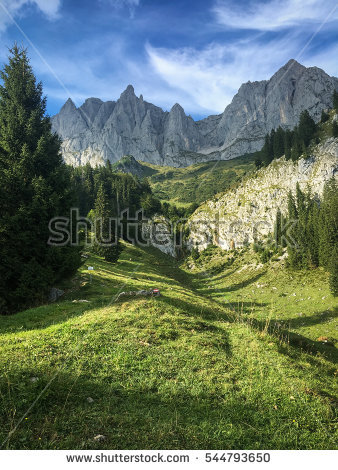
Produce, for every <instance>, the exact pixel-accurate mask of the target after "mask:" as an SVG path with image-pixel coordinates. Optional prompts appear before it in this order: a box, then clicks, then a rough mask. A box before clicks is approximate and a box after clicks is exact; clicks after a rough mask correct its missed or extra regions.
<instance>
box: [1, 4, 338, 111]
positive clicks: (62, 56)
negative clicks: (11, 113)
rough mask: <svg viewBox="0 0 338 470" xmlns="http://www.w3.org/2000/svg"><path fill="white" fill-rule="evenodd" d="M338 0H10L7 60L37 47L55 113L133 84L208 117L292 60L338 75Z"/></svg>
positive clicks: (4, 35)
mask: <svg viewBox="0 0 338 470" xmlns="http://www.w3.org/2000/svg"><path fill="white" fill-rule="evenodd" d="M336 6H337V2H336V0H326V1H325V2H323V1H322V0H264V1H247V0H237V1H235V0H203V1H202V0H182V1H175V0H0V62H1V64H3V62H4V61H5V60H6V57H7V54H8V49H7V48H8V47H9V46H11V44H13V42H14V41H17V42H18V43H21V44H23V45H25V46H27V47H28V51H29V55H30V57H31V62H32V65H33V68H34V71H35V73H36V75H37V77H38V79H39V80H42V82H43V86H44V92H45V94H46V95H47V98H48V112H49V114H51V115H52V114H55V113H56V112H58V110H59V109H60V107H61V106H62V104H63V103H64V102H65V101H66V99H67V98H68V97H69V96H70V97H71V98H72V99H73V101H74V102H75V104H76V105H77V106H79V105H81V104H82V102H83V101H84V100H85V99H86V98H88V97H91V96H95V97H99V98H101V99H102V100H116V99H117V98H118V97H119V96H120V94H121V92H122V91H123V90H124V89H125V88H126V86H127V85H128V84H129V83H130V84H132V85H133V86H134V88H135V93H136V94H137V95H139V94H141V93H142V94H143V96H144V99H145V100H147V101H150V102H152V103H154V104H156V105H158V106H161V107H162V108H163V109H166V110H170V108H171V107H172V106H173V105H174V104H175V103H176V102H178V103H180V104H181V105H182V106H183V108H184V109H185V111H186V113H187V114H191V115H192V116H193V117H194V118H196V119H198V118H201V117H204V116H207V115H209V114H217V113H220V112H222V111H223V110H224V108H225V106H226V105H227V104H228V103H229V102H230V101H231V99H232V97H233V95H234V94H235V93H236V92H237V90H238V88H239V87H240V85H241V84H242V83H243V82H246V81H248V80H251V81H255V80H262V79H267V78H270V76H271V75H272V74H273V73H274V72H275V71H276V70H277V69H278V68H280V67H281V66H282V65H284V64H285V63H286V62H287V61H288V60H289V59H290V58H295V59H297V60H298V61H299V62H301V63H303V64H304V65H306V66H314V65H315V66H318V67H321V68H323V69H324V70H325V71H326V72H327V73H328V74H330V75H335V76H338V60H337V57H338V36H337V34H338V33H337V31H338V8H336V9H335V7H336Z"/></svg>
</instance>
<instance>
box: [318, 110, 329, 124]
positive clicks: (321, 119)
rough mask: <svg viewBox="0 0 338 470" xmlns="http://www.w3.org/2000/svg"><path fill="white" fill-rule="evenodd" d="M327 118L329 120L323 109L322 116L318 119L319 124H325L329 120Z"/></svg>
mask: <svg viewBox="0 0 338 470" xmlns="http://www.w3.org/2000/svg"><path fill="white" fill-rule="evenodd" d="M329 118H330V116H329V114H328V113H327V112H325V111H324V109H323V111H322V115H321V118H320V122H323V123H324V122H327V121H328V120H329Z"/></svg>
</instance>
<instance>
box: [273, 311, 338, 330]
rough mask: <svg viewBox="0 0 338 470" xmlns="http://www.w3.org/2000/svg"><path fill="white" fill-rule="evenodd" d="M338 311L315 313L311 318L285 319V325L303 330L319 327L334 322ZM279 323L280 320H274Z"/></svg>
mask: <svg viewBox="0 0 338 470" xmlns="http://www.w3.org/2000/svg"><path fill="white" fill-rule="evenodd" d="M337 313H338V312H337V309H333V310H324V311H323V312H315V313H314V314H313V315H310V316H304V317H303V316H301V317H297V318H286V319H285V318H283V320H282V321H283V323H284V324H286V325H288V326H289V327H290V328H294V329H297V328H301V327H306V326H312V325H318V324H320V323H326V322H327V321H328V320H332V319H333V318H335V316H336V315H337ZM273 321H278V320H273Z"/></svg>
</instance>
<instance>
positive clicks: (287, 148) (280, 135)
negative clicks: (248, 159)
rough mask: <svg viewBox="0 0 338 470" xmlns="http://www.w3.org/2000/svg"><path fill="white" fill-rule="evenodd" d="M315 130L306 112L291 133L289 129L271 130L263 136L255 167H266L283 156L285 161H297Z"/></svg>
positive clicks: (314, 124)
mask: <svg viewBox="0 0 338 470" xmlns="http://www.w3.org/2000/svg"><path fill="white" fill-rule="evenodd" d="M316 130H317V126H316V123H315V122H314V120H313V119H312V117H311V116H310V114H309V112H308V111H307V110H305V111H303V112H302V113H301V115H300V118H299V122H298V125H297V126H296V127H295V128H294V129H293V130H292V131H291V130H289V129H283V128H282V127H278V129H276V130H275V129H272V131H271V132H270V133H269V134H266V136H265V142H264V145H263V148H262V150H261V151H260V153H259V156H258V158H257V160H256V166H258V167H259V166H261V165H264V166H267V165H269V163H271V162H272V160H274V159H276V158H280V157H282V156H283V155H285V158H286V159H287V160H290V159H292V160H298V158H299V157H300V156H301V155H302V154H306V149H307V147H308V145H309V143H310V141H311V139H312V138H313V137H314V135H315V132H316Z"/></svg>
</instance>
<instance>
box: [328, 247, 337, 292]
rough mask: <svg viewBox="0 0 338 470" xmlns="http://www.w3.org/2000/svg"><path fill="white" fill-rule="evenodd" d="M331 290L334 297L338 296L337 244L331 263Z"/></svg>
mask: <svg viewBox="0 0 338 470" xmlns="http://www.w3.org/2000/svg"><path fill="white" fill-rule="evenodd" d="M329 272H330V280H329V282H330V291H331V294H332V295H333V296H334V297H338V247H337V246H335V248H334V251H333V253H332V257H331V260H330V264H329Z"/></svg>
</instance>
